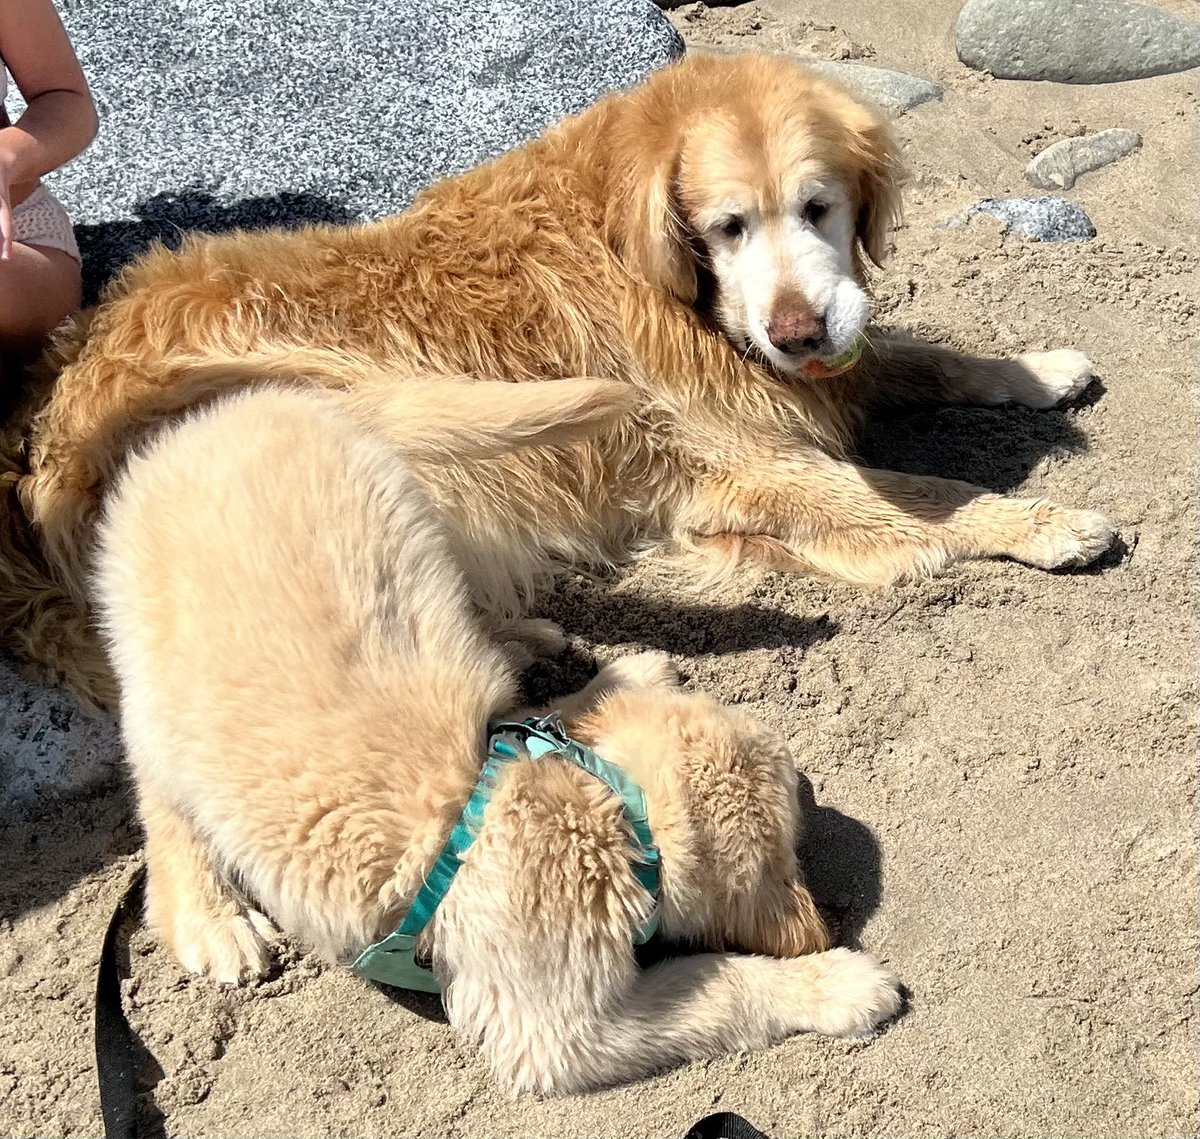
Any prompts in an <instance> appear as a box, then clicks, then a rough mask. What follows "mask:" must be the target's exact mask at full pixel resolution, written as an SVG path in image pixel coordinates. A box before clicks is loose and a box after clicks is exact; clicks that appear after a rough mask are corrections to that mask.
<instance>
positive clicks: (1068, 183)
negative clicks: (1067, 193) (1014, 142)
mask: <svg viewBox="0 0 1200 1139" xmlns="http://www.w3.org/2000/svg"><path fill="white" fill-rule="evenodd" d="M1141 145H1142V136H1141V135H1140V134H1138V132H1137V131H1130V130H1121V129H1120V128H1113V129H1112V130H1106V131H1098V132H1097V133H1096V134H1088V135H1083V136H1081V137H1080V138H1064V139H1063V140H1062V142H1056V143H1055V144H1054V145H1053V146H1048V147H1046V149H1045V150H1043V151H1042V152H1041V154H1039V155H1038V156H1037V157H1036V158H1035V159H1034V160H1033V161H1032V162H1030V163H1029V165H1028V166H1026V167H1025V181H1026V182H1029V183H1030V184H1031V185H1033V186H1037V187H1038V189H1040V190H1069V189H1070V188H1071V187H1072V186H1074V185H1075V179H1076V178H1078V177H1079V176H1080V175H1081V174H1086V173H1088V171H1090V170H1099V169H1100V167H1102V166H1107V165H1109V163H1111V162H1116V160H1117V159H1118V158H1121V157H1123V156H1124V155H1126V154H1132V153H1133V152H1134V151H1135V150H1137V149H1138V148H1139V147H1140V146H1141Z"/></svg>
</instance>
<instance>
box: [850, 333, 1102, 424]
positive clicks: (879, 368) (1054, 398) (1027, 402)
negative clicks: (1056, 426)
mask: <svg viewBox="0 0 1200 1139" xmlns="http://www.w3.org/2000/svg"><path fill="white" fill-rule="evenodd" d="M859 368H860V369H861V372H862V374H863V375H864V376H865V377H866V378H867V380H868V393H869V394H868V398H869V400H870V402H872V403H876V404H880V405H884V406H886V405H889V404H891V405H900V406H903V405H907V404H922V403H950V404H968V405H976V406H981V407H994V406H997V405H998V404H1004V403H1015V404H1020V405H1022V406H1024V407H1032V408H1038V409H1045V408H1049V407H1054V406H1056V405H1057V404H1060V403H1064V402H1066V401H1067V400H1071V399H1074V398H1075V397H1076V396H1077V395H1079V394H1080V392H1082V391H1083V390H1084V388H1086V387H1087V386H1088V385H1089V384H1090V383H1091V382H1092V365H1091V361H1089V360H1088V358H1087V357H1086V356H1085V355H1084V354H1083V353H1082V352H1076V351H1074V350H1073V349H1070V348H1060V349H1057V350H1055V351H1052V352H1024V353H1022V354H1021V355H1019V356H1009V357H1005V358H1003V359H996V358H991V357H985V356H967V355H964V354H963V353H961V352H955V351H954V350H953V349H950V348H943V347H941V346H940V345H937V344H926V343H924V342H923V341H919V340H913V339H909V338H904V337H897V338H893V337H875V338H873V339H872V340H871V346H870V349H869V350H868V351H867V352H866V353H864V355H863V359H862V362H861V364H860V365H859Z"/></svg>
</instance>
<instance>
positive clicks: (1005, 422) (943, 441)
mask: <svg viewBox="0 0 1200 1139" xmlns="http://www.w3.org/2000/svg"><path fill="white" fill-rule="evenodd" d="M886 337H887V339H888V340H890V341H895V342H898V343H902V344H909V345H913V346H917V347H924V348H929V349H931V350H933V351H936V350H937V349H938V347H939V345H937V344H934V343H932V342H930V341H926V340H923V339H921V338H920V337H917V336H913V335H911V334H910V333H907V332H904V331H902V330H898V329H892V328H889V329H887V330H886ZM1064 347H1069V346H1068V345H1064ZM967 358H968V359H973V358H976V357H971V356H969V355H968V357H967ZM979 359H981V361H982V358H981V357H980V358H979ZM880 383H881V385H882V386H884V387H886V385H887V376H886V373H885V374H884V375H883V376H882V377H881V379H880ZM1104 391H1105V387H1104V382H1103V380H1102V379H1100V378H1099V377H1097V378H1095V379H1093V380H1092V382H1091V383H1090V384H1089V385H1088V386H1087V387H1086V388H1085V389H1084V390H1083V391H1082V392H1080V393H1079V394H1078V395H1077V396H1076V397H1075V398H1074V399H1073V400H1071V401H1069V402H1068V403H1064V404H1060V405H1059V406H1057V407H1054V408H1049V409H1045V410H1036V409H1033V408H1028V407H1020V406H1017V405H1013V404H1006V405H1003V406H1000V407H963V406H953V405H944V404H935V405H929V406H917V407H909V408H903V409H874V410H873V411H872V413H871V415H870V416H869V417H868V420H867V424H866V427H865V429H864V431H863V432H862V434H861V435H860V437H859V439H858V445H857V448H856V450H857V452H858V456H859V458H860V459H861V460H862V461H863V462H864V463H865V464H866V465H868V466H870V467H873V468H875V469H877V470H891V471H900V472H902V473H905V474H913V475H936V476H939V477H941V478H953V479H962V480H964V481H966V482H970V483H976V484H978V485H980V486H984V487H987V488H988V489H990V490H995V491H1001V492H1006V493H1008V492H1012V491H1014V490H1016V489H1017V488H1018V487H1019V486H1021V484H1022V483H1024V482H1025V481H1026V480H1027V479H1028V478H1029V476H1030V474H1032V473H1033V471H1034V470H1035V469H1036V468H1037V467H1038V466H1039V465H1040V464H1041V463H1042V462H1043V460H1045V459H1046V458H1048V457H1051V456H1053V457H1061V458H1067V457H1069V456H1071V455H1075V454H1079V453H1081V452H1083V451H1085V450H1087V447H1088V440H1087V435H1086V433H1085V432H1084V431H1083V430H1082V428H1081V427H1080V422H1079V413H1080V412H1082V411H1085V410H1086V409H1087V408H1089V407H1091V406H1093V405H1094V404H1095V403H1097V402H1098V401H1099V400H1100V399H1101V398H1102V397H1103V395H1104Z"/></svg>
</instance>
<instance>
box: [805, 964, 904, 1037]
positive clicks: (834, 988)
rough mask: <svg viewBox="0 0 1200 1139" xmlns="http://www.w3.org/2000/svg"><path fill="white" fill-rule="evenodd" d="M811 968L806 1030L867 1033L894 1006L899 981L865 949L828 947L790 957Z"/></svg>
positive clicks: (897, 1008)
mask: <svg viewBox="0 0 1200 1139" xmlns="http://www.w3.org/2000/svg"><path fill="white" fill-rule="evenodd" d="M796 965H797V966H798V967H805V968H807V969H809V970H811V973H810V976H809V978H808V984H807V986H806V989H807V993H806V999H807V1000H808V1001H811V1009H810V1010H809V1015H808V1016H807V1017H806V1018H805V1019H806V1020H807V1022H808V1023H806V1024H804V1025H803V1028H805V1029H806V1030H807V1031H809V1032H819V1033H821V1034H822V1035H823V1036H869V1035H870V1034H871V1033H872V1032H873V1031H874V1030H875V1029H876V1028H877V1027H878V1026H879V1025H880V1024H882V1023H883V1022H884V1021H886V1020H890V1019H891V1018H892V1017H894V1016H895V1015H896V1013H898V1012H899V1011H900V1008H901V1006H902V1005H903V1003H904V998H903V997H902V996H901V993H900V982H899V981H898V980H897V979H896V978H895V976H893V975H892V973H891V971H890V970H889V969H887V968H886V967H885V966H884V965H882V964H880V962H879V961H878V960H876V959H875V958H874V957H872V956H871V955H870V954H869V953H856V952H854V951H853V950H851V949H830V950H828V951H827V952H825V953H817V954H814V955H813V956H811V957H804V958H800V959H798V960H797V961H796Z"/></svg>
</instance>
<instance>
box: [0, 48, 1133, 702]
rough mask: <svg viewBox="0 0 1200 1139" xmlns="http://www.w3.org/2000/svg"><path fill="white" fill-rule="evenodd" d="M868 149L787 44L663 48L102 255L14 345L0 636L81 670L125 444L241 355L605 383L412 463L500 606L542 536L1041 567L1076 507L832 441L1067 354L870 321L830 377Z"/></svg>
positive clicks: (861, 573) (90, 675)
mask: <svg viewBox="0 0 1200 1139" xmlns="http://www.w3.org/2000/svg"><path fill="white" fill-rule="evenodd" d="M900 173H901V164H900V161H899V156H898V153H897V147H896V144H895V141H894V139H893V138H892V135H891V132H890V130H889V129H888V127H887V125H886V123H885V122H884V121H883V119H882V118H881V117H880V115H879V114H878V113H877V112H876V111H874V110H872V109H870V108H868V107H867V106H866V105H864V104H863V103H862V102H860V101H859V100H857V99H856V98H855V97H853V96H852V95H851V94H850V93H849V92H847V91H845V90H844V89H842V88H840V87H838V86H837V85H836V84H833V83H830V82H828V81H826V80H824V79H821V78H819V77H817V76H816V75H814V74H812V73H811V72H809V71H807V70H805V69H804V68H803V67H801V66H800V65H798V64H795V63H793V62H790V61H787V60H785V59H781V58H777V57H769V56H743V57H709V56H690V57H688V58H687V59H685V60H683V61H682V62H680V63H679V64H677V65H675V66H672V67H669V68H667V69H665V70H663V71H661V72H658V73H656V74H654V75H652V76H651V77H650V78H649V79H648V80H646V82H645V83H643V84H642V85H641V86H640V87H637V88H635V89H632V90H629V91H624V92H620V93H617V94H613V95H611V96H609V97H607V98H605V99H602V100H600V101H599V102H598V103H596V104H595V105H594V106H593V107H591V108H590V109H588V110H586V111H584V112H583V113H582V114H580V115H577V116H575V117H573V118H570V119H567V120H566V121H564V122H563V123H561V124H560V125H558V126H557V127H555V128H553V129H551V130H549V131H548V132H546V134H545V135H543V136H542V137H541V138H539V139H536V140H535V141H533V142H530V143H529V144H527V145H526V146H523V147H521V148H519V149H517V150H514V151H512V152H511V153H509V154H506V155H504V156H502V157H500V158H498V159H497V160H495V161H494V162H491V163H489V164H488V165H486V166H483V167H480V168H479V169H477V170H473V171H471V172H469V173H466V174H464V175H462V176H460V177H457V178H453V179H449V180H447V181H444V182H441V183H439V184H437V185H435V186H434V187H432V188H431V189H430V190H428V191H427V192H426V193H424V194H423V195H422V196H421V197H420V198H419V199H418V200H417V201H416V202H415V204H414V205H413V206H412V208H411V209H409V210H408V211H407V212H406V213H404V214H402V215H400V216H399V217H395V218H392V219H389V220H386V221H383V222H380V223H377V224H372V225H362V226H352V227H332V226H319V227H309V228H306V229H301V230H298V231H294V232H261V233H237V234H231V235H227V236H221V237H191V238H188V239H187V240H185V242H184V243H183V247H182V248H181V249H180V251H179V252H177V253H173V252H169V251H167V250H165V249H162V248H159V249H157V250H154V251H152V252H150V253H149V254H148V255H146V256H145V257H143V258H142V259H141V260H140V261H138V262H137V263H136V264H133V265H131V266H130V267H128V268H127V269H126V270H125V271H124V272H123V273H122V274H120V276H119V277H118V278H117V279H116V280H115V281H114V282H113V283H112V284H111V285H110V287H109V288H108V290H107V292H106V293H105V296H104V298H103V301H102V303H101V304H100V306H99V308H98V309H96V310H95V311H94V312H91V313H89V314H86V315H84V316H82V317H80V318H79V319H78V320H76V321H75V322H74V323H73V325H71V326H68V327H67V328H66V329H65V330H64V331H63V333H62V334H61V335H60V337H59V339H58V341H57V343H56V344H55V345H54V346H53V348H52V349H51V350H50V352H49V353H48V354H47V356H46V358H45V360H44V362H43V364H44V371H45V372H46V374H47V375H48V376H51V377H53V380H54V382H53V385H52V386H49V387H48V388H47V389H46V391H47V392H48V394H45V395H43V396H42V397H41V398H39V399H36V400H34V401H33V402H32V403H31V405H30V407H29V408H28V409H27V413H26V414H25V415H24V416H22V417H19V418H18V419H16V420H14V421H13V422H11V423H10V424H9V426H8V430H7V435H6V439H5V442H4V446H3V453H4V455H5V462H4V470H5V471H6V472H7V473H5V474H4V476H3V477H4V479H5V490H6V495H5V498H4V499H3V509H4V510H5V512H6V514H7V520H6V522H7V524H6V525H4V526H3V527H0V540H2V541H3V543H4V548H3V550H2V551H0V552H2V554H3V556H2V557H0V613H2V614H3V621H4V623H5V627H6V630H7V635H8V640H9V641H10V643H12V644H14V645H15V646H16V647H18V648H19V649H20V650H21V651H23V652H24V653H25V655H27V656H30V657H33V658H34V659H37V660H41V661H43V662H45V663H46V664H48V665H50V666H51V667H52V668H54V669H55V670H57V671H58V673H59V674H60V675H62V676H64V677H65V678H66V679H67V680H68V681H69V682H70V683H71V684H72V685H73V686H74V687H75V688H76V689H77V690H78V691H80V692H81V693H82V694H83V695H85V696H90V698H91V699H93V700H96V701H99V702H101V703H103V702H111V700H112V698H113V690H112V684H111V678H110V677H109V675H108V672H107V668H106V665H105V663H104V660H103V657H102V655H101V654H100V653H99V652H98V650H97V647H96V645H95V644H94V642H93V640H92V638H91V637H90V635H89V633H88V628H87V613H88V609H89V605H90V597H89V593H88V560H89V551H90V549H91V545H92V539H93V528H94V523H95V519H96V517H97V512H98V510H99V508H100V505H101V503H102V501H103V498H104V495H105V493H106V492H107V490H108V488H109V487H110V486H111V485H112V483H113V480H114V479H115V478H116V476H117V475H118V473H119V472H120V470H121V469H122V467H123V465H124V463H125V462H126V459H127V457H128V455H129V453H130V450H131V448H133V447H134V446H136V445H137V443H138V442H139V440H141V439H142V438H143V437H144V436H145V435H146V434H147V433H148V432H154V431H156V430H158V429H159V428H161V426H162V425H163V424H164V423H166V422H169V421H170V420H171V419H172V418H174V417H176V416H178V415H179V414H181V413H183V412H185V411H187V410H189V409H191V408H194V407H197V406H201V405H203V404H205V403H207V402H209V401H211V400H212V399H213V398H215V397H216V396H218V395H220V394H221V393H222V392H225V391H228V390H230V389H232V388H236V387H241V386H244V385H246V384H248V383H252V382H254V381H257V380H262V379H274V380H278V381H286V382H289V383H301V384H305V385H312V386H317V387H323V388H327V389H329V390H331V391H334V392H338V393H342V394H343V396H344V397H345V398H346V399H347V406H350V407H352V409H353V411H354V413H355V414H357V415H359V416H361V417H362V418H363V421H364V422H369V423H370V424H372V425H373V426H374V427H375V428H376V429H377V430H379V431H380V432H382V433H384V434H385V435H388V436H390V437H392V438H394V439H396V440H402V439H403V438H404V436H405V435H406V434H407V432H408V430H409V424H408V422H407V420H406V408H405V406H404V403H403V401H402V400H396V399H395V398H394V397H395V395H396V393H397V392H398V390H399V389H400V387H401V386H402V385H404V384H407V383H411V382H412V381H413V380H422V381H430V382H443V381H446V380H450V379H456V378H461V377H468V378H472V379H477V380H503V381H531V380H547V379H560V378H565V377H572V376H599V377H604V378H607V379H610V380H613V381H616V382H619V383H621V384H624V385H626V387H627V389H628V392H629V398H630V401H631V404H632V411H631V414H630V415H629V416H627V417H625V418H624V419H622V420H621V421H620V422H619V423H617V424H616V425H614V426H613V427H612V428H611V429H609V430H607V431H606V432H604V433H603V434H601V435H600V436H598V437H597V438H595V439H592V440H588V441H584V442H580V443H575V444H573V445H566V444H564V445H561V446H556V447H551V448H543V449H538V450H527V451H523V452H520V453H514V454H511V455H507V456H503V457H500V458H497V459H494V460H491V461H487V462H480V463H476V464H473V465H472V466H471V467H470V468H469V469H464V468H460V467H458V466H456V465H454V464H444V463H438V462H436V461H423V460H422V461H419V462H418V463H417V464H416V466H415V468H414V469H415V470H416V471H417V474H418V476H419V477H420V479H421V481H422V483H423V484H424V485H425V487H426V488H427V489H428V491H429V493H430V494H431V495H432V496H433V498H434V500H435V501H436V502H437V504H438V508H439V511H440V512H441V514H442V516H443V518H444V519H445V520H446V524H447V526H448V530H449V533H450V536H451V541H452V543H453V545H454V548H455V554H456V556H457V557H458V558H459V559H460V562H461V564H462V566H463V570H464V572H465V573H466V575H467V579H468V581H469V583H470V588H471V590H472V593H473V595H474V597H475V599H476V601H477V603H478V604H479V605H480V606H481V607H482V608H483V609H484V610H486V611H487V612H489V613H491V614H492V615H493V616H494V617H495V619H496V621H497V622H500V623H503V622H504V621H508V620H511V619H514V618H515V617H516V616H517V615H518V614H520V613H521V612H522V610H523V609H524V608H525V607H526V606H527V605H528V601H529V596H530V591H531V589H532V588H533V586H534V585H535V584H536V582H537V581H538V580H539V578H540V577H542V576H543V575H544V574H545V573H546V572H548V571H550V570H552V569H553V568H554V566H555V565H558V564H570V565H583V564H589V565H592V566H606V565H611V564H615V563H618V562H620V561H622V560H624V559H626V558H627V557H628V556H629V555H630V553H631V552H632V551H633V550H635V549H639V548H644V547H645V546H646V545H647V544H648V543H667V544H671V545H673V546H675V547H676V548H678V549H679V550H682V551H684V552H685V554H686V556H687V557H688V558H692V559H696V558H701V557H703V558H715V559H717V561H718V562H720V563H728V562H730V561H736V560H738V559H743V560H750V561H759V562H764V563H766V564H771V565H775V566H781V567H786V568H796V569H805V570H810V571H817V572H822V573H827V574H832V575H835V576H837V577H839V578H842V579H844V580H848V581H852V582H859V583H863V584H881V583H887V582H890V581H893V580H895V579H897V578H901V577H904V576H911V575H915V574H924V573H930V572H933V571H935V570H937V569H938V568H940V567H941V566H943V565H944V564H946V563H947V562H949V561H951V560H953V559H955V558H960V557H971V556H990V555H1004V556H1008V557H1012V558H1016V559H1019V560H1021V561H1025V562H1027V563H1029V564H1032V565H1036V566H1042V567H1047V568H1049V567H1057V566H1065V565H1074V564H1079V563H1082V562H1086V561H1090V560H1091V559H1093V558H1095V557H1096V556H1097V555H1098V554H1100V553H1101V552H1102V551H1103V550H1104V549H1105V548H1106V547H1107V546H1108V545H1109V543H1110V540H1111V537H1112V529H1111V527H1110V525H1109V524H1108V522H1107V521H1106V520H1105V519H1104V518H1102V517H1100V516H1099V515H1096V514H1092V513H1089V512H1085V511H1075V510H1067V509H1063V508H1061V507H1058V506H1056V505H1054V504H1052V503H1050V502H1046V501H1044V500H1019V499H1011V498H1006V497H1003V496H1000V495H996V494H991V493H988V492H986V491H983V490H981V489H980V488H978V487H972V486H969V485H967V484H965V483H960V482H953V481H949V480H943V479H935V478H918V477H913V476H908V475H900V474H895V473H892V472H887V471H872V470H867V469H864V468H861V467H859V466H856V465H855V464H853V463H852V462H850V461H848V458H847V455H848V453H849V448H850V446H851V443H852V437H853V432H854V430H855V428H856V426H857V425H858V424H859V423H860V421H861V419H862V417H863V415H864V414H866V412H867V411H868V410H869V409H870V408H871V407H872V406H873V405H875V404H877V403H880V402H904V401H912V400H942V401H953V402H962V403H981V404H995V403H1002V402H1005V401H1014V402H1019V403H1025V404H1028V405H1031V406H1035V407H1048V406H1051V405H1052V404H1054V403H1056V402H1058V401H1060V400H1062V399H1065V398H1069V397H1071V396H1072V395H1074V394H1075V393H1076V392H1078V391H1079V390H1081V388H1082V387H1083V386H1085V385H1086V384H1087V383H1088V382H1089V381H1090V377H1091V371H1090V365H1089V364H1088V362H1087V361H1086V360H1085V359H1084V358H1083V357H1082V356H1081V355H1079V354H1078V353H1075V352H1071V351H1066V350H1064V351H1058V352H1049V353H1032V354H1027V355H1025V356H1022V357H1016V358H1014V359H1011V360H975V359H972V358H968V357H965V356H960V355H958V354H956V353H952V352H947V351H944V350H940V349H935V348H931V347H928V346H912V345H907V344H902V343H898V342H896V343H893V342H891V341H887V340H884V339H882V338H875V339H873V341H872V344H871V346H870V347H869V349H868V351H867V352H866V353H865V354H864V355H863V357H862V360H861V362H860V363H859V364H858V365H857V366H856V367H855V368H854V369H853V370H852V371H851V372H849V373H848V374H846V375H841V376H832V377H830V376H824V377H821V376H819V375H813V374H811V373H812V369H811V367H810V365H812V364H813V362H814V361H818V362H819V360H820V359H821V358H822V357H830V356H832V354H833V353H835V352H840V351H842V350H843V349H844V348H845V347H846V346H847V345H849V344H853V343H854V341H855V338H856V336H857V335H858V334H859V332H860V331H861V329H862V327H863V324H864V322H865V321H866V319H867V314H868V311H869V303H868V299H867V295H866V292H865V282H864V281H863V279H862V274H863V266H864V263H865V262H866V261H867V260H876V261H877V260H879V259H881V258H882V257H883V255H884V252H885V249H886V245H887V240H888V233H889V228H890V225H891V223H892V221H893V219H894V217H895V214H896V212H897V209H898V202H899V183H900Z"/></svg>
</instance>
